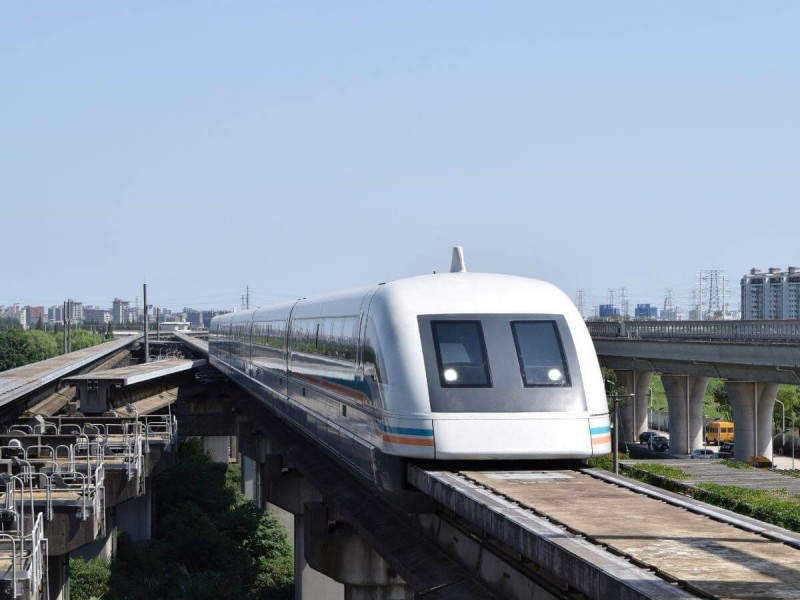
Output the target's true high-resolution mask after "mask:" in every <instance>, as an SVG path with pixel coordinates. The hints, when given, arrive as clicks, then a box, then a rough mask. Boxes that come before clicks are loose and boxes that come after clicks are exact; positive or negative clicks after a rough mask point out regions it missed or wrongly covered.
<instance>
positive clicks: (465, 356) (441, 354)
mask: <svg viewBox="0 0 800 600" xmlns="http://www.w3.org/2000/svg"><path fill="white" fill-rule="evenodd" d="M431 326H432V328H433V343H434V346H435V347H436V362H437V363H438V367H439V381H440V382H441V385H442V387H491V386H492V379H491V375H490V373H489V361H488V359H487V358H486V343H485V342H484V339H483V330H482V329H481V323H480V321H432V322H431Z"/></svg>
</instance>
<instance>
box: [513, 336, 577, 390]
mask: <svg viewBox="0 0 800 600" xmlns="http://www.w3.org/2000/svg"><path fill="white" fill-rule="evenodd" d="M511 329H512V331H513V332H514V343H515V344H516V346H517V358H518V359H519V369H520V372H521V373H522V381H523V383H524V384H525V387H538V386H562V387H566V386H569V385H570V381H569V372H568V371H567V364H566V361H565V360H564V350H563V349H562V347H561V338H560V337H559V336H558V330H557V329H556V324H555V322H553V321H513V322H512V323H511Z"/></svg>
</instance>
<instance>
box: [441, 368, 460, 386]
mask: <svg viewBox="0 0 800 600" xmlns="http://www.w3.org/2000/svg"><path fill="white" fill-rule="evenodd" d="M444 380H445V381H447V382H449V383H453V382H454V381H457V380H458V372H457V371H456V370H455V369H445V370H444Z"/></svg>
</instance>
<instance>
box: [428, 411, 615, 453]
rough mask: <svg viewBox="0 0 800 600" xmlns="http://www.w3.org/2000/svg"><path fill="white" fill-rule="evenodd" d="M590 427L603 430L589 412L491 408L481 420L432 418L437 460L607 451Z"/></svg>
mask: <svg viewBox="0 0 800 600" xmlns="http://www.w3.org/2000/svg"><path fill="white" fill-rule="evenodd" d="M607 420H608V419H607V418H606V419H605V421H606V423H607ZM592 427H594V429H598V430H599V429H604V427H603V426H602V424H601V426H600V427H599V428H598V427H597V424H595V423H592V425H591V426H590V418H589V415H587V414H583V415H567V414H564V413H560V414H559V413H553V414H552V416H551V415H547V416H537V417H533V418H532V417H531V416H530V414H527V415H525V414H518V415H514V414H509V413H504V414H502V415H501V414H497V413H495V414H483V415H481V418H480V419H476V418H469V417H466V416H465V417H461V418H459V417H458V416H456V415H454V416H453V417H448V418H434V419H433V434H434V438H435V439H436V458H437V459H462V460H464V459H466V460H493V459H552V458H576V459H579V458H589V457H590V456H592V454H601V453H603V454H604V453H607V452H609V451H610V444H609V443H608V442H607V440H606V439H605V438H606V437H607V436H605V435H598V436H594V437H596V442H597V443H596V444H594V443H593V441H594V438H593V436H592V435H591V434H593V433H594V431H592ZM600 433H602V432H600Z"/></svg>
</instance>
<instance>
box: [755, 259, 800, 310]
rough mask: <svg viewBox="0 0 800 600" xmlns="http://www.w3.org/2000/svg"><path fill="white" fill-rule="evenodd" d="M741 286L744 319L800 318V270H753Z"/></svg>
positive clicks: (773, 268) (798, 268)
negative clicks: (763, 271)
mask: <svg viewBox="0 0 800 600" xmlns="http://www.w3.org/2000/svg"><path fill="white" fill-rule="evenodd" d="M741 286H742V319H745V320H753V319H792V320H794V319H800V267H789V268H788V270H786V271H781V270H780V269H779V268H775V267H772V268H769V269H767V272H766V273H762V272H761V271H760V270H759V269H755V268H754V269H750V272H749V273H748V274H747V275H745V276H744V277H742V284H741Z"/></svg>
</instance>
